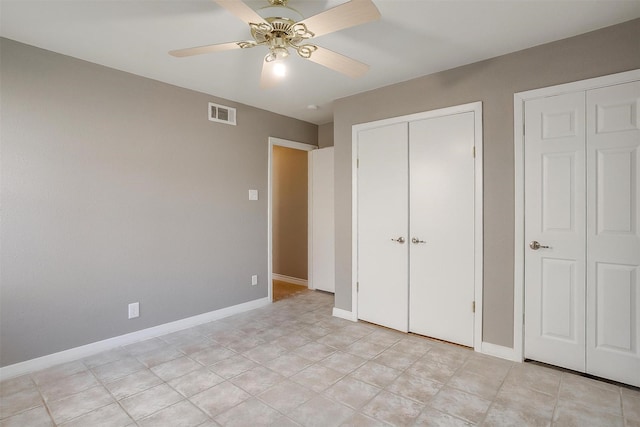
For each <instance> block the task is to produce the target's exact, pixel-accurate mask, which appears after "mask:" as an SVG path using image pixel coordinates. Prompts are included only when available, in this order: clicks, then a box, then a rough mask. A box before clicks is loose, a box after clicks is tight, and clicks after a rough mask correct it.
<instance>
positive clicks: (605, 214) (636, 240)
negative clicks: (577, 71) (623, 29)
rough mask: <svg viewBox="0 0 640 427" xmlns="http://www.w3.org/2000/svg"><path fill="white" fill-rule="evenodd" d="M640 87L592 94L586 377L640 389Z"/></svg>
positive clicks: (631, 85)
mask: <svg viewBox="0 0 640 427" xmlns="http://www.w3.org/2000/svg"><path fill="white" fill-rule="evenodd" d="M639 129H640V82H634V83H628V84H623V85H617V86H611V87H606V88H602V89H597V90H592V91H589V92H587V165H588V166H587V171H588V181H587V182H588V184H587V185H588V187H587V190H588V191H587V194H588V196H587V197H588V200H587V206H588V207H589V208H588V214H587V218H588V226H587V231H588V234H587V253H588V256H587V261H588V264H587V266H588V270H587V295H588V299H587V304H588V305H587V372H589V373H591V374H594V375H598V376H603V377H606V378H610V379H614V380H617V381H621V382H624V383H628V384H633V385H635V386H640V348H639V347H638V346H639V344H640V289H639V280H640V224H639V222H640V166H639V165H640V130H639Z"/></svg>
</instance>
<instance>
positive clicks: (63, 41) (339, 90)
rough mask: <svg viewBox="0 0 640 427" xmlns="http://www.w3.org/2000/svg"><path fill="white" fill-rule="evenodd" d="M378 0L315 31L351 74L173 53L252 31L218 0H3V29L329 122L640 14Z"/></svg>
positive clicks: (527, 2)
mask: <svg viewBox="0 0 640 427" xmlns="http://www.w3.org/2000/svg"><path fill="white" fill-rule="evenodd" d="M344 2H345V0H290V1H289V6H291V7H294V8H296V9H297V10H299V11H300V12H301V13H302V14H303V15H304V16H305V17H308V16H311V15H314V14H316V13H319V12H321V11H323V10H326V9H328V8H330V7H334V6H337V5H339V4H341V3H344ZM374 2H375V4H376V5H377V7H378V9H379V10H380V12H381V14H382V19H381V20H380V21H376V22H373V23H369V24H365V25H361V26H358V27H354V28H350V29H346V30H343V31H340V32H338V33H333V34H329V35H325V36H322V37H318V38H316V39H314V42H315V43H317V44H318V45H320V46H322V47H325V48H328V49H331V50H334V51H336V52H339V53H342V54H344V55H347V56H351V57H353V58H355V59H357V60H359V61H362V62H365V63H367V64H369V65H371V69H370V70H369V72H368V73H367V75H365V76H364V77H362V78H359V79H351V78H349V77H345V76H343V75H341V74H338V73H336V72H334V71H331V70H329V69H326V68H324V67H322V66H319V65H317V64H314V63H311V62H309V61H305V60H303V59H301V58H299V57H297V55H292V56H291V57H290V58H289V59H288V75H287V78H286V80H285V81H284V82H283V83H282V84H280V85H279V86H277V87H276V88H272V89H267V90H261V89H260V88H259V79H260V72H261V67H262V58H263V57H264V55H265V54H266V49H265V48H263V47H256V48H253V49H246V50H233V51H225V52H219V53H212V54H207V55H201V56H194V57H189V58H174V57H172V56H169V55H168V54H167V52H168V51H169V50H173V49H180V48H187V47H193V46H200V45H206V44H213V43H223V42H229V41H236V40H247V39H250V38H251V37H250V34H249V29H248V26H247V25H246V24H244V23H243V22H242V21H240V20H239V19H238V18H236V17H235V16H233V15H232V14H230V13H229V12H227V11H226V10H224V9H222V8H220V7H219V6H218V5H217V4H216V3H214V2H212V1H210V0H199V1H193V0H160V1H157V0H156V1H152V0H81V1H79V0H71V1H60V0H40V1H36V0H0V35H1V36H2V37H6V38H9V39H13V40H17V41H19V42H23V43H27V44H30V45H34V46H37V47H41V48H44V49H48V50H51V51H54V52H59V53H62V54H65V55H69V56H73V57H76V58H80V59H84V60H87V61H90V62H94V63H97V64H102V65H105V66H108V67H112V68H115V69H118V70H123V71H127V72H130V73H134V74H138V75H140V76H145V77H149V78H152V79H155V80H159V81H163V82H167V83H171V84H174V85H177V86H181V87H185V88H189V89H193V90H197V91H200V92H204V93H208V94H211V95H215V96H218V97H222V98H227V99H231V100H234V101H238V102H242V103H245V104H249V105H252V106H255V107H259V108H263V109H265V110H270V111H274V112H276V113H280V114H283V115H286V116H290V117H295V118H298V119H301V120H305V121H308V122H312V123H316V124H323V123H327V122H330V121H332V120H333V112H332V101H333V100H335V99H339V98H342V97H345V96H349V95H352V94H356V93H359V92H364V91H367V90H371V89H375V88H378V87H382V86H386V85H389V84H393V83H397V82H401V81H405V80H409V79H412V78H414V77H418V76H423V75H427V74H431V73H434V72H437V71H441V70H446V69H449V68H453V67H456V66H460V65H464V64H469V63H472V62H476V61H480V60H483V59H487V58H491V57H494V56H498V55H502V54H506V53H509V52H514V51H517V50H521V49H524V48H527V47H531V46H536V45H539V44H543V43H547V42H550V41H554V40H558V39H562V38H566V37H570V36H573V35H577V34H581V33H585V32H588V31H592V30H596V29H598V28H602V27H606V26H609V25H613V24H617V23H620V22H624V21H628V20H631V19H634V18H638V17H640V0H625V1H618V0H595V1H583V0H564V1H543V0H507V1H500V0H467V1H461V0H439V1H430V0H425V1H417V0H416V1H409V0H374ZM246 3H248V4H249V5H250V6H251V7H253V8H254V9H257V8H259V7H262V6H266V5H267V2H266V0H248V1H246ZM311 30H313V29H311ZM309 104H315V105H318V106H319V107H320V108H319V109H318V110H310V109H308V108H307V105H309Z"/></svg>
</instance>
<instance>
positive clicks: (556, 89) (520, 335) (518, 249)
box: [512, 70, 640, 362]
mask: <svg viewBox="0 0 640 427" xmlns="http://www.w3.org/2000/svg"><path fill="white" fill-rule="evenodd" d="M638 79H640V70H632V71H626V72H623V73H617V74H611V75H608V76H603V77H596V78H593V79H588V80H581V81H577V82H572V83H566V84H561V85H557V86H550V87H545V88H541V89H534V90H528V91H526V92H518V93H516V94H514V96H513V114H514V116H513V125H514V132H513V133H514V135H513V136H514V144H515V146H514V161H515V239H514V242H515V248H514V255H515V257H514V279H513V284H514V292H513V353H514V354H513V357H512V358H513V360H517V361H520V362H521V361H523V360H524V252H525V240H524V184H525V183H524V160H525V159H524V103H525V102H526V101H529V100H532V99H536V98H544V97H548V96H555V95H562V94H566V93H572V92H581V91H585V90H590V89H598V88H602V87H606V86H612V85H617V84H622V83H628V82H631V81H634V80H638Z"/></svg>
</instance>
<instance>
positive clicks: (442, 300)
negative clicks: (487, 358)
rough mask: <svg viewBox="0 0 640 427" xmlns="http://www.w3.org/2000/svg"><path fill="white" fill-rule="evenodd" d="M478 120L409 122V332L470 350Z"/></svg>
mask: <svg viewBox="0 0 640 427" xmlns="http://www.w3.org/2000/svg"><path fill="white" fill-rule="evenodd" d="M474 129H475V128H474V113H473V112H467V113H461V114H454V115H449V116H444V117H435V118H430V119H425V120H419V121H415V122H411V124H410V127H409V159H410V160H409V170H410V220H409V223H410V230H411V231H410V235H409V238H410V246H411V248H410V258H409V259H410V261H409V263H410V280H409V283H410V285H409V286H410V288H409V300H410V305H409V307H410V308H409V329H410V331H412V332H416V333H418V334H421V335H427V336H430V337H434V338H439V339H443V340H446V341H451V342H455V343H458V344H462V345H466V346H470V347H472V346H473V344H474V343H473V332H474V329H473V323H474V314H473V301H474V256H475V254H474V217H475V210H474V182H475V179H474V158H473V146H474Z"/></svg>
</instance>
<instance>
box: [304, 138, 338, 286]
mask: <svg viewBox="0 0 640 427" xmlns="http://www.w3.org/2000/svg"><path fill="white" fill-rule="evenodd" d="M333 151H334V148H333V147H327V148H321V149H319V150H313V151H310V152H309V160H310V168H309V171H310V175H311V180H310V181H311V197H310V198H309V202H310V206H309V212H310V214H311V215H310V219H311V224H310V225H311V227H310V228H311V242H312V243H311V250H310V251H309V255H310V263H309V264H310V267H311V268H310V272H311V277H310V279H311V280H310V286H309V287H310V288H312V289H319V290H321V291H327V292H335V244H334V241H335V236H334V229H335V228H334V219H333V218H334V212H333V205H334V203H333Z"/></svg>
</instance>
